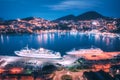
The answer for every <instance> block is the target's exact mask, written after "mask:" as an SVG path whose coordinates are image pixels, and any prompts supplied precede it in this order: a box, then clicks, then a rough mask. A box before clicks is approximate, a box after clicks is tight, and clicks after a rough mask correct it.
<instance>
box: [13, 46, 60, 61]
mask: <svg viewBox="0 0 120 80" xmlns="http://www.w3.org/2000/svg"><path fill="white" fill-rule="evenodd" d="M15 54H16V55H18V56H22V57H33V58H56V59H58V58H61V54H60V53H59V52H54V51H52V50H48V49H44V48H39V49H29V48H28V47H25V48H24V49H22V50H20V51H15Z"/></svg>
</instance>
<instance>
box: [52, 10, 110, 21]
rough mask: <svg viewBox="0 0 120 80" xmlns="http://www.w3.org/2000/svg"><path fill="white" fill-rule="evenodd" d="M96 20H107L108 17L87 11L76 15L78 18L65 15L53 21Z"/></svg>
mask: <svg viewBox="0 0 120 80" xmlns="http://www.w3.org/2000/svg"><path fill="white" fill-rule="evenodd" d="M98 18H103V19H109V17H105V16H103V15H101V14H100V13H98V12H96V11H88V12H86V13H83V14H81V15H78V16H74V15H67V16H64V17H61V18H58V19H56V20H54V21H60V20H91V19H98Z"/></svg>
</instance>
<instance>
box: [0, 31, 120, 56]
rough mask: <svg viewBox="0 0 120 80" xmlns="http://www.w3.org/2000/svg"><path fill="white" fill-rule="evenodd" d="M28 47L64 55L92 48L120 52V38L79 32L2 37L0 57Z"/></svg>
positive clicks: (0, 39) (0, 40)
mask: <svg viewBox="0 0 120 80" xmlns="http://www.w3.org/2000/svg"><path fill="white" fill-rule="evenodd" d="M26 45H28V46H29V48H35V49H38V48H40V47H43V48H47V49H51V50H54V51H59V52H61V53H62V54H64V53H65V52H67V51H69V50H71V49H73V48H76V49H81V48H91V46H95V47H97V48H101V49H102V50H104V51H120V46H119V45H120V38H119V37H110V36H103V35H95V34H84V33H78V32H75V33H73V32H72V33H71V32H66V33H64V34H63V33H60V32H59V33H58V32H55V33H44V34H43V33H42V34H38V35H37V34H33V35H31V34H24V35H23V34H21V35H15V34H10V35H0V55H15V54H14V51H16V50H20V49H22V48H23V47H25V46H26Z"/></svg>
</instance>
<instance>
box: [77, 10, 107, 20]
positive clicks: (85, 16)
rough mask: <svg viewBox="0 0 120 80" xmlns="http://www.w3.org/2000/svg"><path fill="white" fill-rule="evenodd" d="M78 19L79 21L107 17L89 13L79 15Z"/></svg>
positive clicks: (93, 12) (94, 12)
mask: <svg viewBox="0 0 120 80" xmlns="http://www.w3.org/2000/svg"><path fill="white" fill-rule="evenodd" d="M76 18H77V20H90V19H97V18H106V17H105V16H103V15H101V14H100V13H97V12H96V11H89V12H86V13H83V14H81V15H78V16H77V17H76Z"/></svg>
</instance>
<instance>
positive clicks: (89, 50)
mask: <svg viewBox="0 0 120 80" xmlns="http://www.w3.org/2000/svg"><path fill="white" fill-rule="evenodd" d="M93 53H94V54H95V53H97V54H99V53H103V51H102V50H101V49H99V48H90V49H79V50H75V49H73V50H72V51H69V52H67V54H69V55H74V54H93Z"/></svg>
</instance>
